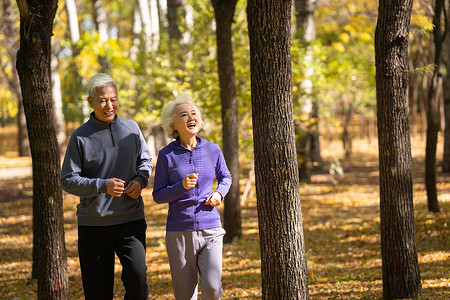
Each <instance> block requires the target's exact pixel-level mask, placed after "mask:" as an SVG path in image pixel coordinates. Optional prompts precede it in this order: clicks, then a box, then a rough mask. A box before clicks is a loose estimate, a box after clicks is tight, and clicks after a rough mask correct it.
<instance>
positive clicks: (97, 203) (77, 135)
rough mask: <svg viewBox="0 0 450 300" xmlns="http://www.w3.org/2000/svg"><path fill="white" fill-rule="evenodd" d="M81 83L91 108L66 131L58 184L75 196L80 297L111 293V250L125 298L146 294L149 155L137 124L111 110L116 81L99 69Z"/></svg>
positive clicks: (103, 296) (116, 102) (115, 103)
mask: <svg viewBox="0 0 450 300" xmlns="http://www.w3.org/2000/svg"><path fill="white" fill-rule="evenodd" d="M87 89H88V95H89V96H88V101H89V105H90V106H91V107H92V109H93V112H92V113H91V116H90V119H89V120H88V121H87V122H86V123H84V124H83V125H81V126H80V127H79V128H78V129H77V130H75V131H74V133H73V134H72V136H71V138H70V141H69V144H68V147H67V151H66V155H65V158H64V163H63V166H62V171H61V186H62V188H63V189H64V190H65V191H67V192H68V193H71V194H74V195H77V196H79V197H80V203H79V204H78V205H77V218H78V254H79V258H80V266H81V275H82V280H83V288H84V294H85V298H86V300H89V299H93V300H99V299H113V284H114V260H115V256H114V254H117V256H118V257H119V259H120V262H121V264H122V267H123V270H122V282H123V285H124V287H125V291H126V292H125V299H133V300H138V299H148V285H147V277H146V273H147V266H146V264H145V248H146V241H145V238H146V235H145V231H146V229H147V224H146V222H145V215H144V202H143V200H142V196H141V191H142V189H144V188H145V187H146V186H147V183H148V179H149V176H150V173H151V169H152V163H151V162H152V159H151V157H150V153H149V151H148V148H147V145H146V143H145V140H144V138H143V136H142V133H141V131H140V129H139V127H138V125H137V124H136V123H135V122H134V121H131V120H127V119H122V118H119V117H118V116H117V112H118V110H119V98H118V94H117V83H116V81H115V80H114V79H113V78H112V77H111V76H109V75H107V74H103V73H100V74H97V75H95V76H93V77H92V78H91V79H90V81H89V83H88V85H87Z"/></svg>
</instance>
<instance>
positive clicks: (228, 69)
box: [212, 0, 242, 243]
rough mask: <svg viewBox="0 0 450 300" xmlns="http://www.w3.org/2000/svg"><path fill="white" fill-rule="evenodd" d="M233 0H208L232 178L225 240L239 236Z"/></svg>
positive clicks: (227, 156)
mask: <svg viewBox="0 0 450 300" xmlns="http://www.w3.org/2000/svg"><path fill="white" fill-rule="evenodd" d="M236 3H237V0H231V1H229V0H212V4H213V7H214V13H215V19H216V24H217V29H216V38H217V59H218V68H219V82H220V99H221V100H222V101H221V102H222V136H223V141H222V147H223V155H224V157H225V160H226V162H227V165H228V168H229V169H230V172H231V176H232V177H233V184H232V185H231V188H230V191H229V192H228V194H227V196H226V197H225V202H224V205H225V208H224V228H225V230H226V232H227V233H226V235H225V237H224V242H225V243H230V242H233V241H234V240H237V239H239V238H240V237H241V235H242V225H241V202H240V190H239V187H240V184H239V134H238V127H239V124H238V112H237V110H238V104H237V98H236V84H235V71H234V61H233V46H232V41H231V24H232V22H233V16H234V10H235V7H236Z"/></svg>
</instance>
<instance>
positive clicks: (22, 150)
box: [2, 0, 30, 156]
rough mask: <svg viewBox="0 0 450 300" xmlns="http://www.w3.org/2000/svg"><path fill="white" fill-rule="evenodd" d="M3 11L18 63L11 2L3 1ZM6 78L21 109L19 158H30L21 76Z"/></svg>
mask: <svg viewBox="0 0 450 300" xmlns="http://www.w3.org/2000/svg"><path fill="white" fill-rule="evenodd" d="M2 9H3V22H2V23H3V24H2V30H3V33H4V35H5V40H6V49H7V53H8V56H9V59H10V61H12V62H13V61H16V56H17V50H18V49H19V44H18V42H17V32H16V31H15V30H14V28H15V25H14V23H15V18H14V16H13V12H12V7H11V1H10V0H2ZM4 73H5V72H4ZM5 77H7V79H8V85H9V88H10V89H11V91H12V92H13V93H14V94H15V96H16V97H17V106H18V108H19V112H18V114H17V127H18V135H17V143H18V146H19V156H30V144H29V142H28V132H27V122H26V119H25V113H24V112H23V103H22V92H21V90H20V80H19V76H18V75H17V72H13V76H12V77H8V76H6V74H5Z"/></svg>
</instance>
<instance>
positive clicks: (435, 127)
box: [425, 0, 444, 212]
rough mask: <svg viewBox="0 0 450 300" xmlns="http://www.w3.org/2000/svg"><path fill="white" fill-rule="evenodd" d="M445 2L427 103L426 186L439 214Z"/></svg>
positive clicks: (436, 22)
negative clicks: (440, 114) (438, 171)
mask: <svg viewBox="0 0 450 300" xmlns="http://www.w3.org/2000/svg"><path fill="white" fill-rule="evenodd" d="M443 5H444V3H443V0H436V5H435V9H434V17H433V40H434V48H435V51H434V52H435V54H434V64H435V66H436V67H435V69H434V72H433V76H432V78H431V85H430V89H429V90H428V102H427V146H426V150H425V186H426V189H427V200H428V210H429V211H431V212H439V211H440V208H439V202H438V197H437V187H436V149H437V141H438V132H439V95H440V94H441V91H442V85H443V79H442V74H441V52H442V45H443V39H442V38H443V33H442V28H441V14H442V9H443Z"/></svg>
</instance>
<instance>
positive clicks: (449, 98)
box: [442, 11, 450, 173]
mask: <svg viewBox="0 0 450 300" xmlns="http://www.w3.org/2000/svg"><path fill="white" fill-rule="evenodd" d="M449 22H450V14H449V13H448V11H447V24H450V23H449ZM445 42H446V46H447V47H446V51H447V53H446V54H447V55H446V56H447V61H446V69H447V70H450V36H449V34H448V33H447V36H446V39H445ZM444 123H445V130H444V156H443V159H442V172H446V173H448V172H450V72H448V71H447V75H446V77H445V84H444Z"/></svg>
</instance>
